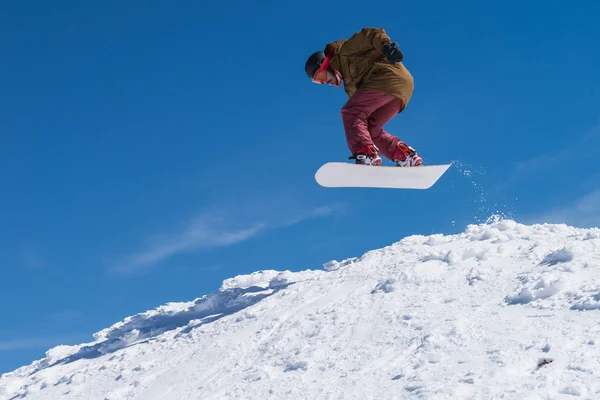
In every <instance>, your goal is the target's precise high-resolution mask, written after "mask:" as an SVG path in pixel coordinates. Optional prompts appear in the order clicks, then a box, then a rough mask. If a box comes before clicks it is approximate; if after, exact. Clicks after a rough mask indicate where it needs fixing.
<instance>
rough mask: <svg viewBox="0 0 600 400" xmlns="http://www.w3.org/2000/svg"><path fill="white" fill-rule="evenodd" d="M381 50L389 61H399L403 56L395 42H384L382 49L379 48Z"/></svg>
mask: <svg viewBox="0 0 600 400" xmlns="http://www.w3.org/2000/svg"><path fill="white" fill-rule="evenodd" d="M381 52H382V53H383V55H384V56H385V58H387V60H388V61H389V62H391V63H397V62H400V61H402V59H403V58H404V54H402V52H401V51H400V48H398V43H395V42H394V43H386V44H385V45H383V49H381Z"/></svg>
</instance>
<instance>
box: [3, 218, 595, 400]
mask: <svg viewBox="0 0 600 400" xmlns="http://www.w3.org/2000/svg"><path fill="white" fill-rule="evenodd" d="M94 339H95V340H94V341H93V342H91V343H87V344H82V345H79V346H59V347H56V348H54V349H51V350H49V351H48V352H47V357H46V358H45V359H42V360H38V361H35V362H34V363H32V364H31V365H29V366H26V367H23V368H20V369H18V370H16V371H14V372H11V373H8V374H5V375H3V376H1V377H0V399H2V400H5V399H7V400H8V399H27V400H32V399H53V400H55V399H98V400H118V399H144V400H153V399H417V398H418V399H497V398H502V399H574V398H584V399H600V230H599V229H592V230H590V229H576V228H573V227H569V226H565V225H534V226H525V225H521V224H517V223H516V222H514V221H510V220H507V221H495V222H491V223H489V224H482V225H471V226H469V227H468V228H467V229H466V230H465V232H463V233H461V234H458V235H452V236H444V235H431V236H410V237H406V238H404V239H402V240H401V241H400V242H398V243H395V244H393V245H391V246H388V247H386V248H383V249H379V250H374V251H370V252H368V253H366V254H364V255H362V256H361V257H360V258H353V259H348V260H345V261H342V262H337V261H332V262H329V263H327V264H325V265H324V268H323V269H319V270H307V271H302V272H297V273H292V272H289V271H282V272H279V271H260V272H256V273H254V274H251V275H245V276H238V277H235V278H232V279H228V280H226V281H224V282H223V286H222V288H221V289H220V290H219V291H218V292H216V293H213V294H210V295H207V296H204V297H202V298H199V299H196V300H195V301H192V302H189V303H177V304H167V305H165V306H163V307H160V308H158V309H156V310H152V311H147V312H145V313H141V314H138V315H134V316H132V317H130V318H127V319H125V320H124V321H122V322H119V323H117V324H115V325H113V326H111V327H109V328H107V329H105V330H103V331H101V332H99V333H97V334H96V335H95V338H94Z"/></svg>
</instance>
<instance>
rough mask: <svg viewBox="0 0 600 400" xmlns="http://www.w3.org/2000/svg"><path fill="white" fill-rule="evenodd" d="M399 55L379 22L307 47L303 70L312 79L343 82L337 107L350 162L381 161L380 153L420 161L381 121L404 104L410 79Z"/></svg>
mask: <svg viewBox="0 0 600 400" xmlns="http://www.w3.org/2000/svg"><path fill="white" fill-rule="evenodd" d="M403 58H404V55H403V53H402V51H401V50H400V48H399V47H398V44H397V43H395V42H392V41H391V39H390V37H389V36H388V35H387V34H386V32H385V30H383V29H381V28H363V29H362V30H361V31H360V32H357V33H355V34H354V35H353V36H352V37H350V39H348V40H338V41H335V42H331V43H329V44H327V45H326V46H325V50H324V51H317V52H315V53H313V54H312V55H311V56H310V57H309V58H308V60H307V61H306V65H305V71H306V75H307V76H308V77H309V78H310V79H312V81H313V82H314V83H317V84H327V85H331V86H335V87H339V86H341V84H342V82H343V83H344V90H345V91H346V94H347V95H348V97H349V99H348V102H347V103H346V104H345V105H344V106H343V107H342V110H341V114H342V121H343V125H344V130H345V133H346V141H347V143H348V147H349V148H350V152H351V154H352V156H350V157H349V159H354V160H356V164H366V165H381V157H380V155H379V154H380V153H381V154H382V155H383V156H385V157H386V158H388V159H390V160H392V161H393V162H395V163H396V165H397V166H399V167H413V166H420V165H422V163H423V160H422V159H421V157H420V156H419V154H417V152H416V151H415V150H414V149H413V148H412V147H410V146H408V145H407V144H406V143H404V142H403V141H401V140H400V139H398V138H397V137H395V136H392V135H390V134H389V133H388V132H386V131H385V130H384V129H383V126H384V125H385V124H386V123H387V122H388V121H390V120H391V119H392V118H393V117H394V116H396V114H399V113H400V112H402V111H403V110H404V108H405V107H406V105H407V104H408V102H409V100H410V98H411V96H412V92H413V88H414V80H413V77H412V75H411V74H410V72H408V70H407V69H406V67H405V66H404V65H403V64H402V60H403Z"/></svg>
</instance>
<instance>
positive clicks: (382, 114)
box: [367, 97, 402, 161]
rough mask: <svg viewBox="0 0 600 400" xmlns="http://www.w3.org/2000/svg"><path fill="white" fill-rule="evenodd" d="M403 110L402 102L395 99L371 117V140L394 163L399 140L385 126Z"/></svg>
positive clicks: (369, 122) (369, 126) (369, 127)
mask: <svg viewBox="0 0 600 400" xmlns="http://www.w3.org/2000/svg"><path fill="white" fill-rule="evenodd" d="M401 109H402V100H400V99H399V98H397V97H394V99H393V100H392V101H390V102H389V103H386V104H385V105H383V106H382V107H380V108H378V109H377V110H375V111H374V112H373V113H371V115H370V116H369V118H368V120H367V122H368V129H369V133H370V134H371V139H372V140H373V143H374V144H375V146H377V147H378V148H379V151H380V152H381V154H383V155H384V156H385V157H386V158H388V159H390V160H392V161H393V157H394V152H395V151H396V148H397V147H396V143H397V142H398V140H399V139H398V138H397V137H396V136H392V135H390V134H389V133H387V132H386V131H385V130H384V129H383V126H384V125H385V124H387V123H388V122H389V121H390V120H391V119H392V118H394V117H395V116H396V115H398V113H399V112H400V110H401Z"/></svg>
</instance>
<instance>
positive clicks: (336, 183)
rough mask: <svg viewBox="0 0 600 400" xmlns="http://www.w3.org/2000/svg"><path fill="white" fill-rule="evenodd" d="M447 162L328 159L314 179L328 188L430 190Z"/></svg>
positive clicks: (443, 170)
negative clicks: (377, 163)
mask: <svg viewBox="0 0 600 400" xmlns="http://www.w3.org/2000/svg"><path fill="white" fill-rule="evenodd" d="M450 165H452V164H441V165H422V166H419V167H397V166H373V165H362V164H350V163H347V162H329V163H326V164H324V165H323V166H321V167H320V168H319V169H318V171H317V172H316V174H315V180H316V181H317V183H318V184H319V185H321V186H323V187H328V188H386V189H429V188H430V187H432V186H433V185H434V184H435V183H436V182H437V181H438V179H440V177H441V176H442V175H443V174H444V173H445V172H446V170H447V169H448V168H449V167H450Z"/></svg>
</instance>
